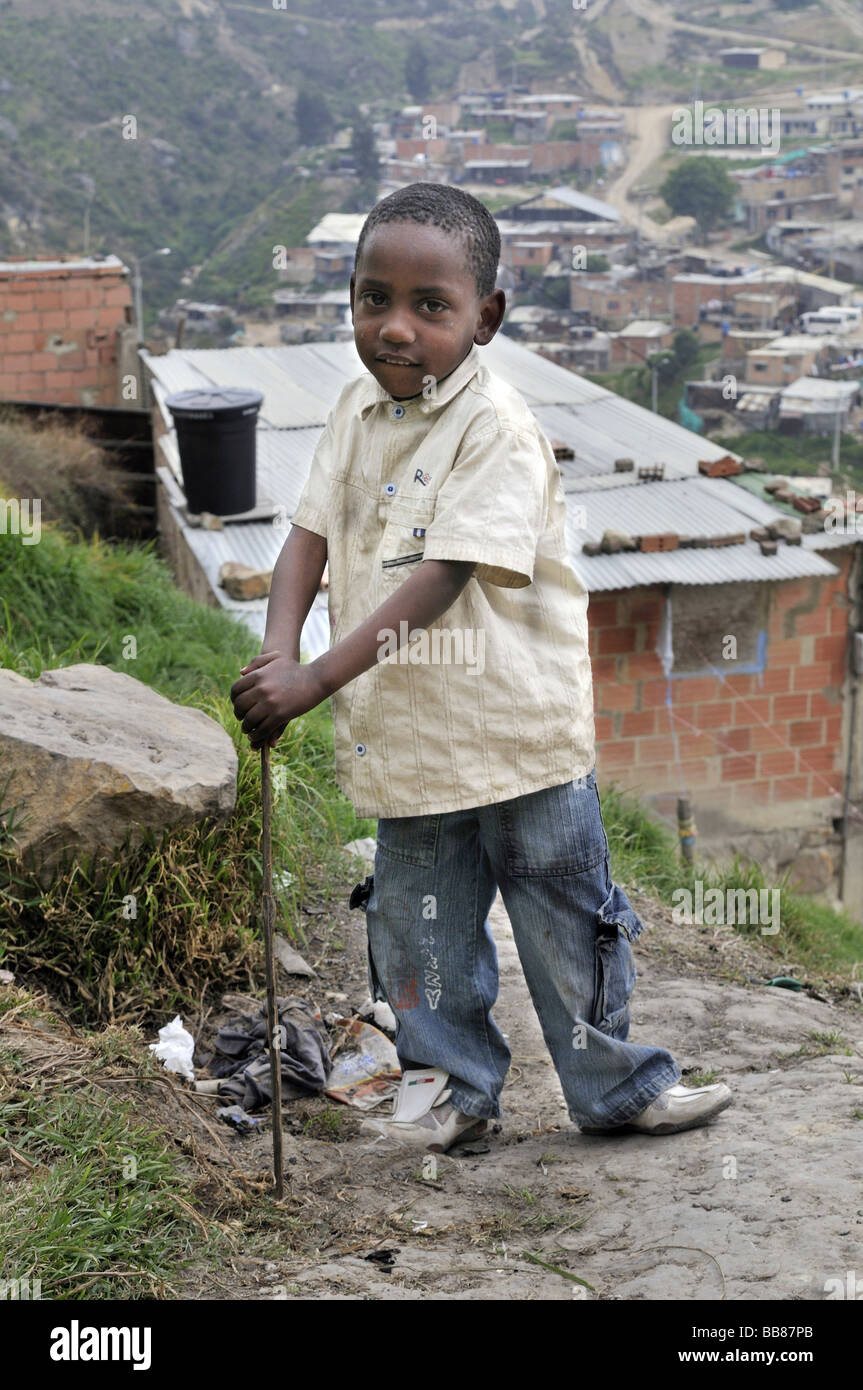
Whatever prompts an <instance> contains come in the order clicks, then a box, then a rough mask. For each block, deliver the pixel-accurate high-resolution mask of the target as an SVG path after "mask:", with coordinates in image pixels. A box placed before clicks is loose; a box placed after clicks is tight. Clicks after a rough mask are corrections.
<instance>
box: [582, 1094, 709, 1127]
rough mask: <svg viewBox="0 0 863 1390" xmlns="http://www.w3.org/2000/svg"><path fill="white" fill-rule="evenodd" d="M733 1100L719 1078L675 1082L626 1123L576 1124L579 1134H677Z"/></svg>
mask: <svg viewBox="0 0 863 1390" xmlns="http://www.w3.org/2000/svg"><path fill="white" fill-rule="evenodd" d="M733 1100H734V1097H733V1095H732V1094H731V1091H730V1090H729V1088H728V1087H727V1086H726V1085H725V1083H724V1082H723V1081H720V1082H718V1083H717V1084H716V1085H715V1086H682V1085H680V1083H679V1082H678V1083H677V1084H675V1085H674V1086H669V1087H668V1088H667V1089H666V1090H664V1091H661V1092H660V1094H659V1095H658V1096H657V1097H656V1099H655V1100H652V1101H651V1102H650V1104H649V1105H648V1106H646V1107H645V1109H644V1110H641V1111H640V1112H639V1113H638V1114H637V1115H634V1116H633V1118H632V1119H631V1120H627V1122H626V1124H622V1125H615V1126H614V1127H613V1128H605V1129H601V1128H598V1127H593V1126H591V1127H590V1128H588V1127H587V1126H585V1125H580V1126H579V1128H580V1130H581V1133H582V1134H617V1133H618V1132H619V1131H620V1130H629V1129H634V1130H638V1131H639V1133H641V1134H677V1133H678V1132H679V1131H680V1130H682V1129H695V1128H696V1127H697V1126H698V1125H703V1124H707V1122H708V1120H712V1119H713V1118H714V1117H715V1116H716V1115H718V1114H719V1112H720V1111H721V1110H724V1109H725V1107H726V1106H728V1105H731V1103H732V1101H733Z"/></svg>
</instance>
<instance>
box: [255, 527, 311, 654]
mask: <svg viewBox="0 0 863 1390" xmlns="http://www.w3.org/2000/svg"><path fill="white" fill-rule="evenodd" d="M326 563H327V542H326V539H325V537H324V536H319V535H317V534H316V533H315V532H314V531H306V530H304V529H303V527H302V526H292V527H291V529H290V531H289V533H288V536H287V538H286V540H285V543H284V545H283V546H282V548H281V550H280V552H279V558H278V560H277V561H276V563H275V567H274V569H273V579H272V583H271V585H270V601H269V603H268V605H267V626H266V630H265V632H264V641H263V645H262V647H261V651H262V652H272V651H278V652H281V653H283V654H284V655H285V656H289V657H291V658H292V659H293V660H294V661H299V659H300V635H301V633H302V630H303V624H304V622H305V621H306V618H307V617H308V616H309V610H310V609H311V606H312V604H313V603H314V601H315V595H316V594H317V592H318V589H319V588H320V585H321V577H322V575H323V572H324V566H325V565H326Z"/></svg>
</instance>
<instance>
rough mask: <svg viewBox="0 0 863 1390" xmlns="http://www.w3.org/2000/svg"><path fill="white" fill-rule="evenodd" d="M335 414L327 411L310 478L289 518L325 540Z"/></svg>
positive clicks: (294, 523)
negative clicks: (327, 414)
mask: <svg viewBox="0 0 863 1390" xmlns="http://www.w3.org/2000/svg"><path fill="white" fill-rule="evenodd" d="M334 415H335V411H334V410H332V411H330V414H329V416H328V418H327V423H326V425H325V427H324V432H323V434H322V435H321V437H320V439H319V440H318V442H317V444H316V446H315V452H314V455H313V457H312V466H311V469H310V471H309V476H308V478H307V479H306V483H305V486H304V488H303V490H302V492H301V493H300V500H299V502H298V503H297V506H296V510H295V511H294V514H293V516H292V517H291V523H292V524H293V525H294V526H302V527H303V529H304V530H306V531H314V533H315V535H317V536H323V537H324V539H326V535H327V516H328V513H329V496H330V473H331V470H332V466H333V457H334V448H333V436H334V430H333V417H334Z"/></svg>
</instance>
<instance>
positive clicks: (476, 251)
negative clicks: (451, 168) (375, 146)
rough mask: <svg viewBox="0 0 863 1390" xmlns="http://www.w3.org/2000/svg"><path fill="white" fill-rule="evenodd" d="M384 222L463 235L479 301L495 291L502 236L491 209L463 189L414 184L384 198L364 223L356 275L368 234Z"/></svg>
mask: <svg viewBox="0 0 863 1390" xmlns="http://www.w3.org/2000/svg"><path fill="white" fill-rule="evenodd" d="M383 222H419V223H420V224H422V225H431V226H433V227H440V229H441V231H443V232H453V233H458V234H460V235H461V236H462V237H463V239H464V241H465V244H466V247H467V262H468V266H469V267H470V270H471V272H472V273H473V275H474V277H475V279H476V286H477V290H478V291H479V294H480V297H481V298H485V296H486V295H487V294H491V292H492V291H493V289H494V287H495V283H496V281H497V267H498V262H499V261H500V232H499V231H498V229H497V223H496V222H495V220H494V218H493V217H492V215H491V213H490V212H489V210H488V208H487V207H485V206H484V205H483V204H482V203H481V202H480V201H479V199H478V198H474V197H472V196H471V194H470V193H465V191H464V189H463V188H454V187H453V186H452V184H449V183H411V184H408V186H407V188H399V189H397V190H396V192H395V193H390V194H389V196H388V197H386V198H382V199H381V201H380V202H379V203H376V204H375V206H374V207H373V208H372V210H371V212H370V213H369V215H368V217H367V218H366V220H365V222H364V223H363V229H362V231H361V232H360V239H359V241H358V242H357V254H356V256H355V258H354V271H355V272H356V268H357V266H358V265H359V263H360V256H361V255H362V250H363V245H364V243H365V239H366V237H367V235H368V233H369V232H370V231H372V229H373V228H374V227H379V226H380V225H381V223H383Z"/></svg>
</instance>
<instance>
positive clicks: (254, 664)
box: [240, 652, 281, 676]
mask: <svg viewBox="0 0 863 1390" xmlns="http://www.w3.org/2000/svg"><path fill="white" fill-rule="evenodd" d="M280 656H281V652H261V654H260V656H254V657H252V660H251V661H247V662H246V665H245V666H244V667H243V669H242V671H241V672H240V674H241V675H243V676H245V675H248V673H249V671H257V670H259V669H260V667H261V666H267V665H269V663H270V662H271V661H275V660H276V659H277V658H278V657H280Z"/></svg>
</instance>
